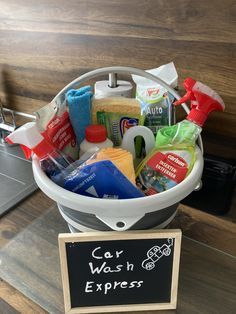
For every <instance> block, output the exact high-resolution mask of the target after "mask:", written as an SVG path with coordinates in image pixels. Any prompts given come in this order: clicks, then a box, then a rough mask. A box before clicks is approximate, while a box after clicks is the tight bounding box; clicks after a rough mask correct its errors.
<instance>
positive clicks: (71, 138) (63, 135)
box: [42, 112, 76, 151]
mask: <svg viewBox="0 0 236 314" xmlns="http://www.w3.org/2000/svg"><path fill="white" fill-rule="evenodd" d="M42 135H43V136H44V138H45V139H46V140H48V141H49V142H50V143H52V145H53V146H54V147H56V148H57V149H59V150H62V151H63V150H64V148H65V147H66V146H67V145H68V144H71V146H72V147H75V146H76V141H75V134H74V131H73V129H72V126H71V123H70V119H69V114H68V112H64V113H63V114H62V115H61V116H55V117H54V118H53V119H52V120H51V121H49V123H48V124H47V127H46V130H45V131H44V132H43V133H42Z"/></svg>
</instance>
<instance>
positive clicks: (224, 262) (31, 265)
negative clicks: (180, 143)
mask: <svg viewBox="0 0 236 314" xmlns="http://www.w3.org/2000/svg"><path fill="white" fill-rule="evenodd" d="M29 210H31V213H30V212H29ZM24 212H25V214H24ZM13 215H15V216H16V217H17V215H19V219H18V224H16V225H15V228H19V229H18V230H14V226H11V228H12V229H11V228H10V227H9V225H7V216H6V217H4V218H3V222H4V225H3V224H1V227H2V234H3V236H4V238H2V243H1V247H2V248H1V251H0V254H1V268H0V276H1V278H2V279H3V281H2V284H1V289H0V292H1V295H2V297H3V300H2V306H3V308H4V309H5V310H6V312H5V313H11V311H12V310H13V309H12V305H14V302H16V300H17V298H18V299H19V300H20V302H21V304H22V302H23V304H24V305H22V306H23V309H27V312H25V313H31V311H32V313H55V314H56V313H58V314H59V313H63V311H64V305H63V296H62V283H61V275H60V264H59V253H58V242H57V241H58V240H57V238H58V234H59V233H63V232H68V228H67V225H66V223H65V221H64V220H63V219H62V217H61V216H60V214H59V211H58V209H57V207H56V205H55V204H54V203H53V202H52V201H51V200H49V199H48V198H47V197H45V196H44V195H43V194H42V193H41V192H38V193H36V194H35V195H33V196H32V197H31V198H30V200H27V201H26V202H23V203H22V204H20V206H18V207H17V208H16V209H14V213H13ZM9 216H10V214H9ZM26 217H27V218H26ZM8 223H10V220H8ZM11 223H13V220H11ZM4 228H5V230H4ZM7 229H8V230H12V234H11V233H7ZM180 260H181V262H180V274H179V275H180V278H179V289H178V306H177V310H176V311H174V312H176V313H196V314H197V313H201V314H202V313H229V314H231V313H233V312H234V310H235V308H236V285H235V282H236V258H235V257H233V256H232V255H230V254H226V253H224V252H222V251H220V250H216V249H213V248H211V247H210V246H207V245H204V244H201V243H199V242H197V241H194V240H191V239H189V238H187V237H184V238H183V242H182V249H181V259H180ZM8 285H10V286H8ZM11 287H14V290H13V292H12V288H11ZM16 291H17V293H16ZM9 292H10V295H14V296H15V297H16V296H17V298H16V299H15V301H13V300H12V299H11V297H9ZM19 294H23V295H24V296H19ZM12 298H13V297H12ZM29 300H31V303H30V307H29V305H28V303H29ZM25 302H26V304H25ZM27 302H28V303H27ZM8 303H10V304H11V306H10V305H9V304H8ZM38 305H39V306H40V307H38ZM17 306H18V308H19V304H18V305H14V307H15V308H16V309H17ZM21 311H22V308H21ZM28 311H29V312H28ZM12 313H15V312H14V311H13V312H12ZM143 313H151V312H143ZM152 313H155V312H152ZM156 313H162V311H158V312H156ZM163 313H173V311H163Z"/></svg>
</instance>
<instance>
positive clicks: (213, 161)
mask: <svg viewBox="0 0 236 314" xmlns="http://www.w3.org/2000/svg"><path fill="white" fill-rule="evenodd" d="M235 183H236V160H233V159H225V158H221V157H217V156H213V155H209V154H205V155H204V169H203V175H202V188H201V190H199V191H194V192H192V193H191V194H190V195H189V196H187V197H186V198H185V199H183V200H182V201H181V203H183V204H185V205H188V206H191V207H194V208H197V209H200V210H203V211H206V212H209V213H211V214H216V215H224V214H226V213H227V212H228V211H229V209H230V205H231V201H232V196H233V193H234V188H235Z"/></svg>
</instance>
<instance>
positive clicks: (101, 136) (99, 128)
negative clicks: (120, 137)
mask: <svg viewBox="0 0 236 314" xmlns="http://www.w3.org/2000/svg"><path fill="white" fill-rule="evenodd" d="M85 138H86V140H87V141H88V142H91V143H101V142H104V141H105V140H106V138H107V131H106V128H105V126H104V125H100V124H97V125H96V124H94V125H89V126H87V127H86V129H85Z"/></svg>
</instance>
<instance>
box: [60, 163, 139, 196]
mask: <svg viewBox="0 0 236 314" xmlns="http://www.w3.org/2000/svg"><path fill="white" fill-rule="evenodd" d="M64 188H65V189H67V190H69V191H72V192H75V193H78V194H81V195H84V196H89V197H95V198H109V199H125V198H135V197H143V196H144V194H143V193H142V192H141V191H140V190H139V189H138V188H137V187H136V186H135V185H134V184H132V183H131V182H130V181H129V180H128V179H127V178H126V176H124V175H123V174H122V173H121V172H120V171H119V169H118V168H117V167H116V166H115V165H114V164H113V163H112V162H111V161H109V160H103V161H98V162H95V163H92V164H88V165H85V166H83V167H81V168H78V169H76V170H75V171H74V172H72V173H71V174H70V175H69V176H68V177H66V178H65V181H64Z"/></svg>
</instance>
